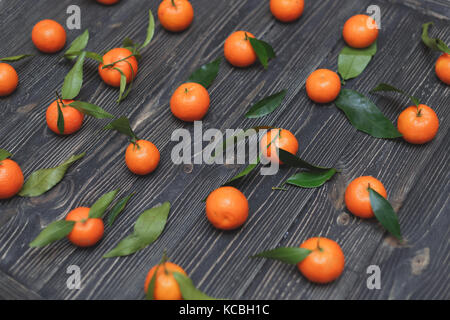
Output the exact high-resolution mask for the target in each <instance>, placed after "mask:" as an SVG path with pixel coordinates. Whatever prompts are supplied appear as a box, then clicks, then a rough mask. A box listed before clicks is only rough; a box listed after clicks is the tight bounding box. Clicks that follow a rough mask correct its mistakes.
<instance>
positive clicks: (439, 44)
mask: <svg viewBox="0 0 450 320" xmlns="http://www.w3.org/2000/svg"><path fill="white" fill-rule="evenodd" d="M431 25H433V22H427V23H424V24H423V25H422V41H423V43H424V44H425V45H426V46H427V47H428V48H430V49H432V50H435V51H440V52H444V53H448V54H450V49H449V48H448V46H447V45H446V44H445V42H444V41H442V40H441V39H437V38H435V39H433V38H430V36H429V35H428V29H429V28H430V26H431Z"/></svg>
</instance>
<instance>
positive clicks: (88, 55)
mask: <svg viewBox="0 0 450 320" xmlns="http://www.w3.org/2000/svg"><path fill="white" fill-rule="evenodd" d="M83 52H85V53H86V58H89V59H93V60H95V61H97V62H100V63H103V57H102V56H101V55H99V54H98V53H95V52H91V51H74V52H72V53H71V55H70V56H72V57H77V56H80V55H81V54H82V53H83ZM64 57H66V56H65V55H64ZM66 58H67V57H66Z"/></svg>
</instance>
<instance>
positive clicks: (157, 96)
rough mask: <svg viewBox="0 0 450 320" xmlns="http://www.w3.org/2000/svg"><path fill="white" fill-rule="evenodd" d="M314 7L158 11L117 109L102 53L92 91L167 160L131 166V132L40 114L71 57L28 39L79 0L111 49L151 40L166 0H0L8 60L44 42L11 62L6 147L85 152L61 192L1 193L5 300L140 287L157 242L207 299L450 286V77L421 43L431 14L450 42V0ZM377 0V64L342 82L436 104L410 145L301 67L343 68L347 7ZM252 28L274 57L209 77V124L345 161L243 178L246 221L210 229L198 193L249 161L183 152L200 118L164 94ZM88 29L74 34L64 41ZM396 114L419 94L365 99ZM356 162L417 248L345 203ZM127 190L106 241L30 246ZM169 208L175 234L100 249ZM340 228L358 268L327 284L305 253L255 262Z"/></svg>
mask: <svg viewBox="0 0 450 320" xmlns="http://www.w3.org/2000/svg"><path fill="white" fill-rule="evenodd" d="M305 2H306V9H305V12H304V14H303V16H302V18H301V19H300V20H299V21H297V22H295V23H292V24H283V23H279V22H277V21H276V20H275V19H274V18H273V17H272V15H271V14H270V12H269V8H268V1H260V0H247V1H242V0H228V1H221V0H192V3H193V6H194V8H195V20H194V23H193V25H192V26H191V27H190V28H189V29H188V30H187V31H185V32H183V33H180V34H173V33H169V32H166V31H165V30H164V29H162V27H161V26H160V25H159V23H158V22H157V27H156V33H155V37H154V40H153V42H152V43H151V45H150V46H149V47H148V48H147V49H145V51H144V52H143V58H142V60H141V61H140V64H139V74H138V77H137V79H136V81H135V84H134V88H133V90H132V92H131V93H130V95H129V97H128V98H127V99H126V100H125V101H124V102H122V103H121V104H120V105H117V104H116V102H115V100H116V99H117V90H116V89H113V88H110V87H107V86H106V85H105V84H104V83H103V82H102V81H101V79H100V78H99V76H98V74H97V66H96V64H95V63H93V62H92V61H90V62H89V63H88V64H87V65H86V67H85V70H84V71H85V84H84V87H83V90H82V92H81V95H80V97H79V99H80V100H83V101H90V102H92V103H96V104H98V105H100V106H102V107H103V108H104V109H106V110H107V111H109V112H111V113H113V114H114V115H116V116H119V115H126V116H128V117H130V119H131V122H132V125H133V128H134V129H135V131H136V133H137V135H138V136H140V137H142V138H145V139H149V140H151V141H152V142H153V143H155V144H156V145H157V146H158V148H159V150H160V151H161V156H162V158H161V159H162V160H161V163H160V166H159V168H158V169H157V171H156V172H154V173H153V174H151V175H149V176H146V177H137V176H135V175H133V174H131V173H130V172H129V171H128V170H127V169H126V167H125V164H124V161H123V157H124V150H125V147H126V145H127V140H126V139H125V138H124V137H123V136H120V135H119V134H117V133H113V132H108V131H102V130H99V129H100V128H101V127H102V126H103V125H104V124H105V121H102V120H95V119H88V120H87V121H86V122H85V125H84V127H83V129H82V130H81V131H80V132H78V133H77V134H74V135H72V136H70V137H65V138H61V137H58V136H56V135H55V134H53V133H52V132H51V131H49V129H48V128H47V126H46V124H45V110H46V107H47V106H48V105H49V104H50V102H51V101H53V100H54V92H55V91H56V90H59V89H60V87H61V85H62V82H63V79H64V76H65V74H66V73H67V72H68V70H69V69H70V67H71V63H69V62H67V61H64V60H63V59H61V57H60V55H58V54H55V55H44V54H40V53H38V52H37V51H36V49H35V48H34V47H33V44H32V42H31V36H30V34H31V29H32V26H33V25H34V24H35V23H36V22H37V21H39V20H41V19H44V18H51V19H55V20H57V21H59V22H61V23H64V21H65V20H66V18H67V14H66V9H67V7H68V6H69V5H71V4H76V5H79V6H80V8H81V19H82V30H84V29H86V28H88V29H89V31H90V35H91V37H90V41H89V45H88V49H89V50H90V51H95V52H104V51H106V50H107V49H110V48H113V47H116V46H119V45H120V44H121V41H122V40H123V38H125V37H126V36H129V37H131V38H132V39H136V40H141V41H143V39H144V37H145V32H146V27H147V18H148V17H147V13H146V11H147V10H148V9H149V8H150V9H151V10H152V11H153V12H154V13H156V12H157V8H158V4H159V1H156V0H152V1H142V0H122V1H121V2H120V3H119V4H117V5H114V6H110V7H106V6H101V5H99V4H97V3H96V2H95V1H93V0H76V1H75V0H70V1H69V0H67V1H66V0H60V1H52V0H22V1H17V0H7V1H5V0H3V1H0V23H1V25H2V30H3V32H2V33H0V43H1V46H0V56H2V57H3V56H10V55H16V54H21V53H35V54H36V56H35V57H34V58H33V59H29V60H24V61H20V62H17V63H15V67H16V69H17V71H18V73H19V76H20V85H19V88H18V90H17V91H16V92H15V93H14V94H13V95H11V96H10V97H7V98H2V99H0V114H1V118H0V146H1V147H2V148H5V149H7V150H10V151H11V152H13V153H14V159H15V160H16V161H17V162H18V163H19V164H20V165H21V167H22V169H23V170H24V174H25V176H28V175H29V174H30V173H31V172H33V171H34V170H36V169H38V168H42V167H50V166H54V165H57V164H58V163H60V162H61V161H62V160H63V159H65V158H67V157H69V156H70V155H72V154H75V153H80V152H83V151H85V152H87V156H86V157H85V158H84V159H83V160H82V161H81V162H79V163H77V164H76V165H74V166H73V167H72V168H71V169H70V170H69V172H68V174H67V176H66V177H65V178H64V180H63V182H62V183H60V184H59V185H58V186H57V187H56V188H54V189H53V190H51V191H50V192H48V193H47V194H45V195H43V196H41V197H38V198H32V199H24V198H20V197H15V198H13V199H11V200H8V201H1V202H0V297H1V298H4V299H16V298H24V299H142V298H144V292H143V282H144V279H145V275H146V273H147V271H148V269H149V268H150V267H151V266H153V265H154V264H155V263H157V262H158V261H159V259H160V257H161V254H162V251H163V250H164V249H166V250H167V253H168V255H169V257H170V258H171V260H172V261H174V262H176V263H178V264H180V265H181V266H183V268H184V269H185V270H186V271H187V272H188V273H189V275H190V276H191V278H192V279H193V280H194V282H195V283H196V284H197V285H198V287H199V288H200V289H202V290H203V291H205V292H207V293H208V294H210V295H212V296H217V297H221V298H235V299H241V298H245V299H360V298H361V299H380V298H383V299H388V298H389V299H449V298H450V281H449V278H448V274H449V272H450V270H449V240H448V239H449V222H450V221H449V214H448V213H449V197H448V195H449V191H450V189H449V184H448V181H449V167H448V163H449V160H450V159H449V152H448V150H449V130H448V129H449V120H448V116H447V115H446V113H447V112H448V110H447V109H448V107H449V104H450V89H449V87H448V86H446V85H445V84H443V83H441V82H440V81H439V80H438V79H437V78H436V76H435V74H434V63H435V61H436V59H437V57H438V55H437V54H436V53H433V52H431V51H430V50H428V49H427V48H426V47H425V46H424V45H423V44H422V43H421V41H420V34H421V25H422V23H424V22H428V21H434V22H435V25H434V26H433V27H432V29H431V31H432V35H433V36H435V37H440V38H441V39H443V40H444V41H446V42H447V43H450V2H449V1H446V0H427V1H412V0H405V1H400V0H396V1H394V0H370V1H369V0H358V1H356V0H355V1H351V0H339V1H332V0H315V1H310V0H306V1H305ZM371 4H377V5H379V6H380V8H381V14H382V30H381V32H380V37H379V41H378V47H379V50H378V52H377V54H376V55H375V57H374V59H373V60H372V61H371V63H370V65H369V67H368V68H367V69H366V70H365V71H364V73H363V74H362V75H361V76H359V77H358V78H357V79H355V80H352V81H348V83H347V85H346V88H352V89H355V90H358V91H359V92H362V93H364V94H368V91H369V90H370V89H371V88H373V87H374V86H375V85H376V84H378V83H379V82H388V83H392V84H395V85H397V86H399V87H401V88H404V89H409V90H410V91H411V93H412V94H413V95H415V96H417V97H421V98H422V100H423V101H424V102H425V103H426V104H427V105H429V106H432V107H433V108H434V109H435V110H436V112H437V114H438V116H439V119H440V129H439V133H438V135H437V137H436V138H435V140H433V141H432V142H431V143H428V144H426V145H422V146H413V145H410V144H407V143H406V142H404V141H402V140H382V139H375V138H372V137H370V136H368V135H365V134H363V133H361V132H357V131H356V130H355V129H354V128H353V127H352V126H351V125H350V124H349V123H348V121H347V120H346V118H345V116H344V115H343V113H342V112H340V111H339V110H338V109H337V108H336V107H335V106H334V105H333V104H329V105H317V104H314V103H313V102H311V101H310V100H309V99H308V97H307V96H306V93H305V89H304V83H305V79H306V77H307V76H308V75H309V74H310V73H311V72H312V71H313V70H315V69H317V68H318V67H325V68H330V69H334V70H336V69H337V55H338V53H339V51H340V50H341V48H342V47H343V45H344V42H343V40H342V37H341V30H342V26H343V24H344V22H345V20H346V19H347V18H348V17H350V16H351V15H354V14H357V13H363V12H365V10H366V8H367V7H368V6H369V5H371ZM239 29H245V30H248V31H250V32H252V33H253V34H255V35H256V36H258V37H260V38H262V39H264V40H265V41H267V42H269V43H271V44H272V45H273V46H274V48H275V49H276V52H277V58H276V59H275V60H273V61H271V62H270V65H269V69H268V70H267V71H265V70H264V69H263V68H262V67H261V66H257V65H255V66H254V67H251V68H249V69H245V70H238V69H235V68H232V67H231V66H230V65H228V64H227V63H225V62H223V63H222V66H221V70H220V73H219V76H218V78H217V80H216V81H215V83H214V84H213V86H212V87H211V89H210V90H209V91H210V95H211V99H212V104H211V108H210V111H209V113H208V115H207V116H206V117H205V118H204V121H203V126H204V128H218V129H221V130H225V129H226V128H249V127H253V126H256V125H276V126H279V127H283V128H286V129H288V130H290V131H292V132H293V133H294V134H295V135H296V136H297V138H298V140H299V144H300V151H299V152H300V154H301V156H302V157H303V158H305V159H307V160H310V161H312V162H315V163H319V164H322V165H327V166H335V167H337V168H339V169H340V170H341V173H340V174H339V175H337V176H336V177H334V178H333V179H332V180H331V181H330V182H329V183H327V184H326V185H324V186H323V187H321V188H318V189H299V188H294V187H290V188H289V190H288V191H286V192H283V191H273V190H272V189H271V188H272V187H273V186H277V185H279V184H280V183H282V182H283V181H284V180H285V179H286V178H287V177H289V176H290V175H292V174H293V173H294V172H295V170H293V169H286V168H283V169H282V170H281V171H280V172H279V173H278V174H277V175H275V176H261V175H259V174H258V172H255V173H252V174H251V175H249V176H248V177H246V178H245V179H243V180H242V181H240V182H239V183H238V184H237V187H238V188H239V189H240V190H242V191H243V192H244V194H245V195H246V196H247V197H248V199H249V202H250V208H251V212H250V216H249V220H248V221H247V223H246V224H245V226H244V227H243V228H241V229H239V230H237V231H233V232H221V231H218V230H216V229H214V228H213V227H212V226H211V225H210V224H209V223H208V221H207V220H206V218H205V213H204V202H202V200H203V199H204V198H205V197H206V196H207V195H208V193H209V192H211V191H212V190H213V189H215V188H217V187H219V186H220V185H221V184H222V183H223V182H225V181H227V180H228V179H229V178H230V177H232V176H233V175H235V174H236V173H237V172H238V171H239V170H240V168H241V167H239V166H219V165H214V166H208V165H194V166H188V165H174V164H173V163H172V161H171V159H170V153H171V150H172V147H173V146H174V145H175V142H171V141H170V136H171V133H172V132H173V131H174V130H175V129H177V128H186V129H188V130H190V131H192V125H191V124H188V123H182V122H181V121H178V120H176V119H175V118H174V117H173V116H172V115H171V113H170V110H169V107H168V103H169V99H170V96H171V94H172V92H173V91H174V89H175V88H176V87H177V86H178V85H179V84H181V83H182V82H183V81H185V80H186V79H187V77H188V76H189V74H190V73H191V72H192V71H193V70H195V69H196V68H197V67H199V66H200V65H201V64H203V63H206V62H209V61H211V60H213V59H214V58H216V57H218V56H220V55H222V50H223V49H222V48H223V42H224V40H225V38H226V37H227V36H228V35H229V34H230V33H231V32H233V31H235V30H239ZM82 30H71V31H68V42H70V41H72V40H73V39H74V38H75V37H76V36H78V35H79V34H80V33H81V32H82ZM281 89H287V90H288V94H287V97H286V99H285V102H284V103H283V105H282V106H281V107H280V108H278V109H277V110H276V111H275V112H274V113H273V114H271V115H269V116H266V117H264V118H261V119H254V120H249V119H245V118H244V117H243V115H244V113H245V110H246V109H247V108H249V106H250V105H251V102H253V101H256V100H258V99H260V98H262V97H264V96H266V95H268V94H271V93H274V92H277V91H280V90H281ZM369 96H370V97H371V99H373V101H374V102H375V103H376V104H377V105H378V106H379V107H380V109H381V110H382V111H383V112H384V113H385V114H386V115H387V116H388V117H389V118H390V119H391V120H393V121H395V120H396V118H397V116H398V114H399V112H400V111H401V110H402V109H403V108H404V107H406V106H407V104H408V101H407V99H404V98H400V97H398V96H394V95H389V94H385V95H369ZM359 175H373V176H375V177H377V178H379V179H380V180H381V181H382V182H383V183H384V185H385V186H386V188H387V191H388V195H389V199H390V200H391V202H393V203H394V206H395V209H396V210H398V215H399V218H400V223H401V226H402V232H403V234H404V236H405V238H406V240H407V241H406V244H403V245H400V244H398V243H397V242H396V241H395V240H393V239H392V237H391V236H389V235H388V234H387V233H386V232H385V231H383V230H382V229H381V227H380V226H379V225H378V224H377V223H376V222H374V221H361V220H359V219H356V218H354V217H353V216H352V215H350V214H349V213H348V212H346V209H345V205H344V202H343V194H344V190H345V187H346V185H347V183H348V182H349V181H350V180H351V179H353V178H355V177H357V176H359ZM117 187H120V188H121V189H122V193H123V194H128V193H129V192H132V191H135V192H136V194H137V195H136V196H135V197H134V198H133V199H132V200H131V201H130V203H129V206H128V208H127V210H126V211H125V212H124V213H123V215H122V216H121V217H120V218H119V220H118V221H117V224H116V225H115V226H114V227H113V228H107V229H106V232H105V237H104V239H103V240H102V241H101V242H100V243H99V244H98V245H97V246H96V247H94V248H89V249H79V248H75V247H74V246H72V245H71V244H70V243H69V242H68V241H67V240H64V241H59V242H57V243H54V244H52V245H50V246H48V247H46V248H44V249H30V248H29V247H28V243H29V242H30V241H31V240H32V239H33V238H34V237H35V236H36V235H37V234H38V233H39V231H40V230H41V228H43V227H45V226H46V225H48V224H49V223H50V222H51V221H54V220H56V219H60V218H63V217H64V216H65V215H66V214H67V212H68V211H70V210H71V209H73V208H75V207H77V206H81V205H87V206H88V205H90V204H92V203H93V202H94V201H95V200H96V199H97V198H98V197H99V196H100V195H102V194H103V193H105V192H107V191H110V190H112V189H115V188H117ZM166 200H168V201H170V202H171V203H172V210H171V213H170V217H169V221H168V224H167V226H166V229H165V231H164V233H163V235H162V236H161V237H160V238H159V239H158V240H157V241H156V242H155V243H154V244H152V245H151V246H149V247H148V248H146V249H145V250H142V251H140V252H138V253H137V254H135V255H132V256H129V257H124V258H114V259H103V258H102V255H103V254H104V253H105V252H107V251H108V250H110V249H111V248H113V247H114V246H115V245H116V244H117V242H118V241H119V240H120V239H121V238H123V237H124V236H125V235H126V234H128V233H129V232H130V231H131V230H132V226H133V224H134V222H135V220H136V218H137V216H138V215H139V214H140V213H141V212H142V211H143V210H145V209H147V208H150V207H152V206H154V205H155V204H157V203H159V202H162V201H166ZM318 235H320V236H323V237H329V238H332V239H334V240H336V241H337V242H338V243H339V244H340V245H341V246H342V248H343V250H344V253H345V255H346V268H345V272H344V274H343V275H342V277H341V278H339V279H338V280H337V281H336V282H334V283H332V284H329V285H326V286H318V285H315V284H311V283H309V282H308V281H307V280H306V279H304V278H303V277H302V276H301V274H300V273H299V272H298V271H297V269H296V268H295V267H292V266H287V265H283V264H280V263H277V262H273V261H264V260H253V259H249V258H248V257H249V256H250V255H252V254H254V253H256V252H259V251H262V250H265V249H268V248H273V247H276V246H279V245H292V246H294V245H298V244H300V243H301V242H302V241H304V240H305V239H307V238H309V237H311V236H318ZM69 265H78V266H79V267H80V268H81V272H82V287H81V289H80V290H69V289H68V288H67V287H66V280H67V277H68V275H67V274H66V269H67V267H68V266H69ZM369 265H379V266H380V268H381V271H382V287H381V290H369V289H368V288H367V286H366V279H367V277H368V275H367V274H366V269H367V267H368V266H369Z"/></svg>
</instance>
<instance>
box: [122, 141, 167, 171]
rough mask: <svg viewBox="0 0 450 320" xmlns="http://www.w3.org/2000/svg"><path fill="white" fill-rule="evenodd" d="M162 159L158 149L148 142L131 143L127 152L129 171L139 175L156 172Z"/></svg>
mask: <svg viewBox="0 0 450 320" xmlns="http://www.w3.org/2000/svg"><path fill="white" fill-rule="evenodd" d="M160 157H161V155H160V153H159V150H158V148H157V147H156V146H155V145H154V144H153V143H151V142H150V141H147V140H138V141H136V142H135V143H130V144H129V145H128V147H127V150H126V151H125V163H126V164H127V167H128V169H130V171H131V172H133V173H135V174H138V175H146V174H149V173H150V172H153V171H155V169H156V167H157V166H158V164H159V160H160Z"/></svg>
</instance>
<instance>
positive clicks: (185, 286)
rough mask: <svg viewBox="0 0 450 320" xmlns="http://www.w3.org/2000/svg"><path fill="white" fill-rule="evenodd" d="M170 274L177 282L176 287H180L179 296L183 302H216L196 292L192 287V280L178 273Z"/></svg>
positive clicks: (198, 291)
mask: <svg viewBox="0 0 450 320" xmlns="http://www.w3.org/2000/svg"><path fill="white" fill-rule="evenodd" d="M172 274H173V277H174V278H175V280H176V281H177V282H178V286H179V287H180V291H181V295H182V296H183V299H184V300H216V299H214V298H212V297H210V296H208V295H206V294H204V293H203V292H201V291H200V290H198V289H197V288H196V287H195V286H194V283H193V282H192V280H191V279H189V277H187V276H185V275H184V274H182V273H179V272H173V273H172Z"/></svg>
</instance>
